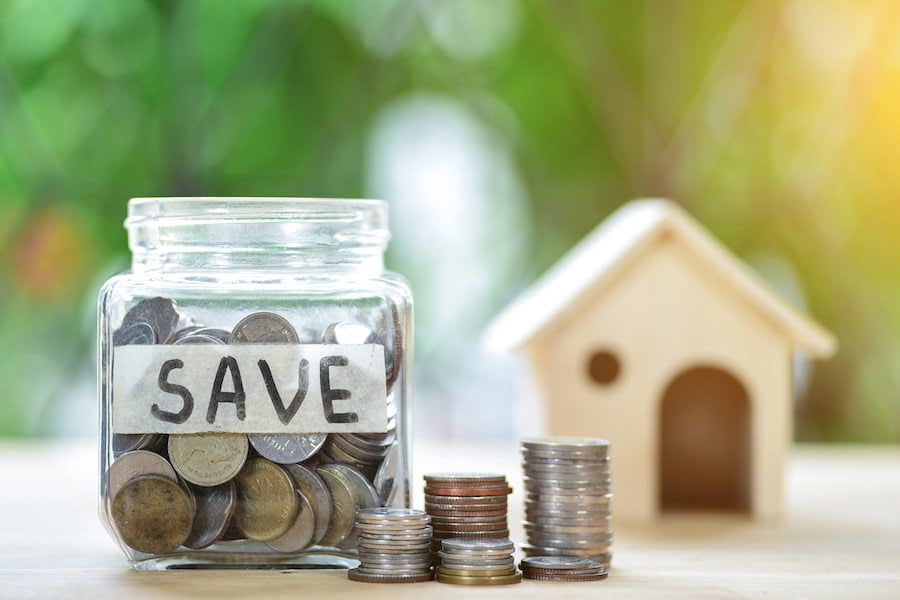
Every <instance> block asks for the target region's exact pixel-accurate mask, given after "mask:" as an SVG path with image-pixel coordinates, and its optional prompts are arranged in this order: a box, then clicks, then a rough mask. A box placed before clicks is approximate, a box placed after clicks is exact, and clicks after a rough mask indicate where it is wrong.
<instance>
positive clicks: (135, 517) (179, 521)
mask: <svg viewBox="0 0 900 600" xmlns="http://www.w3.org/2000/svg"><path fill="white" fill-rule="evenodd" d="M111 514H112V518H113V522H114V523H115V526H116V530H117V531H118V532H119V535H120V536H121V538H122V541H123V542H124V543H125V544H126V545H127V546H129V547H131V548H134V549H135V550H137V551H139V552H145V553H147V554H161V553H163V552H171V551H172V550H175V549H176V548H178V547H179V546H181V545H182V544H183V543H184V541H185V540H186V539H187V538H188V535H190V533H191V524H192V521H193V506H192V505H191V501H190V498H189V497H188V495H187V493H186V492H185V491H184V490H183V489H182V488H181V486H179V485H178V484H177V483H175V482H174V481H172V480H171V479H169V478H168V477H163V476H160V475H140V476H138V477H134V478H132V479H131V480H130V481H128V482H127V483H125V485H123V486H122V488H121V489H120V490H119V492H118V493H117V494H116V496H115V497H114V498H113V501H112V506H111Z"/></svg>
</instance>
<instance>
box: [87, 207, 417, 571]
mask: <svg viewBox="0 0 900 600" xmlns="http://www.w3.org/2000/svg"><path fill="white" fill-rule="evenodd" d="M125 227H126V228H127V230H128V239H129V246H130V249H131V253H132V265H131V270H130V271H128V272H126V273H123V274H121V275H117V276H115V277H113V278H111V279H110V280H109V281H107V282H106V283H105V284H104V286H103V288H102V289H101V291H100V294H99V299H98V314H99V320H98V323H99V324H98V351H99V357H98V366H99V369H98V389H99V400H100V517H101V520H102V521H103V524H104V525H105V526H106V528H107V529H108V531H109V532H110V534H111V535H112V537H113V538H114V539H115V540H116V542H117V543H118V544H119V545H120V546H121V548H122V551H123V552H124V553H125V556H126V557H127V560H128V562H129V564H130V565H131V566H132V567H133V568H135V569H165V568H178V567H201V566H203V565H209V566H221V565H227V566H247V567H265V566H273V567H277V568H290V567H292V566H296V567H310V566H313V567H315V566H319V567H350V566H354V565H355V564H356V562H357V561H355V560H354V556H355V555H356V552H357V542H358V536H359V532H358V530H357V529H356V528H355V522H354V516H355V512H356V510H358V509H360V508H367V507H376V506H392V507H408V506H409V474H410V449H411V431H410V391H411V381H412V377H411V369H412V327H413V325H412V296H411V293H410V290H409V287H408V285H407V284H406V282H405V280H404V279H403V278H402V277H401V276H400V275H397V274H396V273H392V272H390V271H387V270H385V268H384V251H385V248H386V246H387V243H388V239H389V232H388V226H387V207H386V206H385V204H384V203H383V202H381V201H375V200H343V199H340V200H339V199H294V198H137V199H133V200H131V201H130V202H129V204H128V218H127V220H126V221H125Z"/></svg>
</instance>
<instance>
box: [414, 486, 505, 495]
mask: <svg viewBox="0 0 900 600" xmlns="http://www.w3.org/2000/svg"><path fill="white" fill-rule="evenodd" d="M425 493H426V494H429V495H433V496H505V495H507V494H511V493H512V488H511V487H509V486H503V487H494V488H484V487H470V488H449V487H444V488H439V487H433V486H428V487H426V488H425Z"/></svg>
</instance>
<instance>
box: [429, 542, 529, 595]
mask: <svg viewBox="0 0 900 600" xmlns="http://www.w3.org/2000/svg"><path fill="white" fill-rule="evenodd" d="M515 550H516V548H515V546H514V545H513V543H512V542H511V541H509V540H508V539H501V538H483V539H477V540H472V539H462V538H450V539H446V540H443V541H442V542H441V551H440V552H439V553H438V554H440V557H441V564H440V565H438V566H437V567H435V573H436V575H437V580H438V581H440V582H441V583H455V584H457V585H507V584H510V583H519V582H520V581H522V574H521V573H519V572H518V571H516V563H515V560H514V559H513V552H515Z"/></svg>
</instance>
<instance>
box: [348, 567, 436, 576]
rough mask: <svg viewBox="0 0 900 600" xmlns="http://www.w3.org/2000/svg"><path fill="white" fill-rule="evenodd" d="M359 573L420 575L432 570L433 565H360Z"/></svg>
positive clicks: (357, 569) (357, 570)
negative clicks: (382, 566)
mask: <svg viewBox="0 0 900 600" xmlns="http://www.w3.org/2000/svg"><path fill="white" fill-rule="evenodd" d="M355 571H356V572H357V573H362V574H364V575H419V574H422V575H424V574H426V573H428V572H430V571H431V565H428V567H402V568H401V567H385V568H378V567H375V566H369V565H365V566H360V567H357V568H356V569H355Z"/></svg>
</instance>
